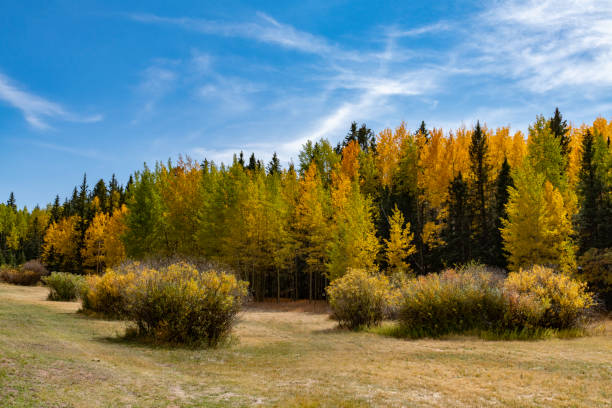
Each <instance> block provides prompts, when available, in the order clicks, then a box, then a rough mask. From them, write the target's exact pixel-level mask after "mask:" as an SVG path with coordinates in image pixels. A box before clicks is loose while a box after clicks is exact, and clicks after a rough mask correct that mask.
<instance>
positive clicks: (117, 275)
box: [80, 269, 136, 318]
mask: <svg viewBox="0 0 612 408" xmlns="http://www.w3.org/2000/svg"><path fill="white" fill-rule="evenodd" d="M135 279H136V273H135V272H134V271H133V270H123V271H121V272H116V271H115V270H113V269H107V271H106V273H105V274H104V275H102V276H98V275H90V276H87V278H86V281H85V284H84V285H83V287H82V289H81V296H80V297H81V301H82V307H83V311H85V312H90V313H91V312H93V313H95V314H100V315H103V316H106V317H115V318H123V317H126V314H127V310H126V307H127V299H126V290H127V288H128V286H129V285H132V284H134V281H135Z"/></svg>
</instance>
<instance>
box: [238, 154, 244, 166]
mask: <svg viewBox="0 0 612 408" xmlns="http://www.w3.org/2000/svg"><path fill="white" fill-rule="evenodd" d="M238 163H240V165H241V166H242V167H244V153H242V150H241V151H240V158H239V159H238Z"/></svg>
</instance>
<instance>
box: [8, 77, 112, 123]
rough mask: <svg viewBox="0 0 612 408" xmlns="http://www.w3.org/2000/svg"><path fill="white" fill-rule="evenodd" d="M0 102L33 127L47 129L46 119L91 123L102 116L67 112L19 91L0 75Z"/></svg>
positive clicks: (9, 80) (40, 98) (44, 100)
mask: <svg viewBox="0 0 612 408" xmlns="http://www.w3.org/2000/svg"><path fill="white" fill-rule="evenodd" d="M0 100H3V101H5V102H6V103H8V104H9V105H11V106H13V107H14V108H17V109H19V110H20V111H21V113H22V114H23V117H24V119H25V120H26V121H27V122H28V123H29V124H30V125H31V126H33V127H35V128H38V129H48V128H49V127H50V125H49V124H48V123H47V120H48V119H61V120H65V121H69V122H81V123H92V122H99V121H101V120H102V115H92V116H81V115H77V114H74V113H71V112H68V111H67V110H66V109H64V108H63V107H62V106H61V105H60V104H58V103H55V102H51V101H48V100H46V99H44V98H42V97H40V96H37V95H34V94H32V93H29V92H27V91H24V90H22V89H20V88H19V87H18V86H17V85H16V84H15V83H14V82H13V81H12V80H11V79H10V78H8V77H7V76H6V75H3V74H2V73H0Z"/></svg>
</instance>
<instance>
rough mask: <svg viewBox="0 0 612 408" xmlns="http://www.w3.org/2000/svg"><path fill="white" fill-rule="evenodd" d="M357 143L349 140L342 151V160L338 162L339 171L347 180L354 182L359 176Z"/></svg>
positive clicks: (358, 149) (358, 148)
mask: <svg viewBox="0 0 612 408" xmlns="http://www.w3.org/2000/svg"><path fill="white" fill-rule="evenodd" d="M360 150H361V149H360V147H359V143H358V142H357V141H356V140H351V141H350V142H349V143H348V144H347V145H346V146H345V147H344V149H342V160H341V161H340V169H341V171H342V173H343V174H345V175H346V176H347V177H348V178H349V180H355V179H356V178H357V176H358V175H359V151H360Z"/></svg>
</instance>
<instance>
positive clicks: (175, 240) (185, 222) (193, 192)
mask: <svg viewBox="0 0 612 408" xmlns="http://www.w3.org/2000/svg"><path fill="white" fill-rule="evenodd" d="M158 177H159V180H158V183H159V186H160V194H161V197H162V202H163V204H164V211H163V218H164V223H165V224H166V225H167V230H166V234H165V239H166V241H167V242H168V245H169V247H170V248H169V249H170V251H174V252H176V253H178V254H181V255H197V254H198V253H199V247H198V242H199V241H198V240H197V239H195V238H196V235H197V232H198V222H197V220H198V212H199V210H200V194H199V190H198V189H199V187H200V181H201V171H200V166H199V165H198V164H197V163H196V162H194V161H193V160H191V159H190V158H189V157H187V158H186V159H183V158H182V157H179V160H178V162H177V163H176V165H174V166H172V165H171V164H168V166H163V165H161V166H160V170H159V176H158Z"/></svg>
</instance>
